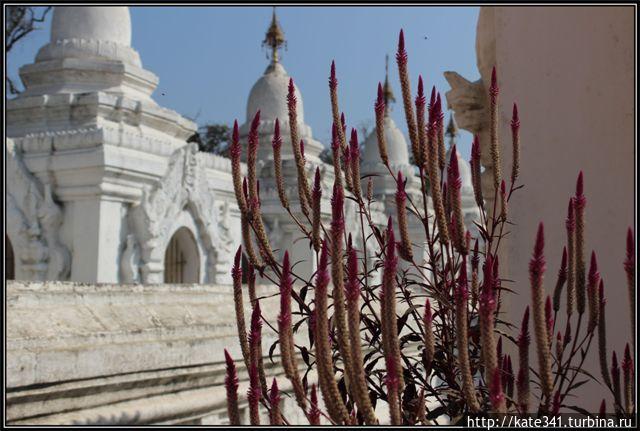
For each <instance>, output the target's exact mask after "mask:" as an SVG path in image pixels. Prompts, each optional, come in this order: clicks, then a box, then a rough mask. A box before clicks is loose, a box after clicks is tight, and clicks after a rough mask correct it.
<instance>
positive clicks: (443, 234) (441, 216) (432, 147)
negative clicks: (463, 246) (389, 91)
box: [427, 120, 449, 244]
mask: <svg viewBox="0 0 640 431" xmlns="http://www.w3.org/2000/svg"><path fill="white" fill-rule="evenodd" d="M436 132H437V124H436V122H435V121H431V120H430V121H429V124H428V125H427V136H428V137H427V146H428V148H429V156H428V157H427V160H428V161H429V166H428V169H427V172H428V174H429V183H430V184H431V185H432V186H431V200H432V202H433V209H434V213H435V217H436V225H437V227H438V236H439V237H440V242H441V243H442V244H447V243H448V242H449V229H448V227H447V216H446V211H445V208H444V199H443V196H442V190H441V189H440V187H439V184H440V171H439V170H438V146H437V144H438V142H437V137H436Z"/></svg>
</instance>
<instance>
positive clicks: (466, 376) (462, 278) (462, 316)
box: [425, 256, 480, 413]
mask: <svg viewBox="0 0 640 431" xmlns="http://www.w3.org/2000/svg"><path fill="white" fill-rule="evenodd" d="M467 284H468V282H467V259H466V257H465V256H463V257H462V264H461V267H460V275H459V276H458V282H457V286H456V288H455V290H454V292H455V301H456V342H457V347H458V362H459V366H460V373H461V375H462V387H463V393H464V397H465V400H466V401H467V405H468V406H469V410H470V411H471V413H479V412H480V404H479V403H478V398H477V397H476V393H475V387H474V383H473V374H472V372H471V362H470V360H469V336H468V332H469V330H468V324H467V319H468V317H467V314H468V309H469V288H468V286H467ZM428 301H429V300H428V299H427V304H426V307H425V311H426V310H427V309H429V310H430V309H431V306H430V304H429V302H428ZM429 314H430V313H429ZM429 320H432V318H430V319H429ZM426 321H427V316H426V312H425V334H427V333H430V334H431V337H433V334H432V331H433V328H431V327H430V325H429V326H427V325H426V323H427V322H426ZM429 323H431V322H429ZM432 354H433V353H432Z"/></svg>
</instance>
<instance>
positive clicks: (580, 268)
mask: <svg viewBox="0 0 640 431" xmlns="http://www.w3.org/2000/svg"><path fill="white" fill-rule="evenodd" d="M583 178H584V177H583V174H582V171H580V174H578V180H577V181H576V196H575V198H574V199H575V217H576V243H575V249H576V294H577V296H576V297H577V304H576V305H577V310H578V313H579V314H583V313H584V311H585V305H586V296H587V295H586V290H587V285H586V264H585V260H584V234H585V232H584V222H585V218H584V208H585V206H586V204H587V199H586V198H585V196H584V179H583Z"/></svg>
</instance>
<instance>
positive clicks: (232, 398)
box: [224, 349, 240, 425]
mask: <svg viewBox="0 0 640 431" xmlns="http://www.w3.org/2000/svg"><path fill="white" fill-rule="evenodd" d="M224 360H225V362H226V364H227V368H226V376H225V379H224V387H225V389H226V391H227V415H228V416H229V424H230V425H240V413H239V411H238V371H237V370H236V365H235V364H234V363H233V359H232V358H231V355H230V354H229V352H228V351H227V349H224Z"/></svg>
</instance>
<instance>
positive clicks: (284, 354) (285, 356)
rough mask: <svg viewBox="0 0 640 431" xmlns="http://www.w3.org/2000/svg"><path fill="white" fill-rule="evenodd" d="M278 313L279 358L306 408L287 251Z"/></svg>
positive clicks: (294, 390) (299, 403)
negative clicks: (298, 356) (298, 361)
mask: <svg viewBox="0 0 640 431" xmlns="http://www.w3.org/2000/svg"><path fill="white" fill-rule="evenodd" d="M280 274H281V275H280V283H279V285H280V314H279V315H278V337H279V341H280V360H281V361H282V368H283V369H284V373H285V376H286V377H287V379H289V381H290V382H291V386H292V387H293V392H294V395H295V398H296V401H297V403H298V405H299V406H300V407H301V408H302V409H303V410H306V407H307V406H306V397H305V391H304V388H303V385H302V381H301V380H300V375H299V373H298V366H297V364H296V355H295V351H294V349H295V345H294V341H293V328H292V326H291V295H292V291H293V278H292V276H291V262H290V259H289V252H288V251H285V252H284V257H283V259H282V272H281V273H280Z"/></svg>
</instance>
